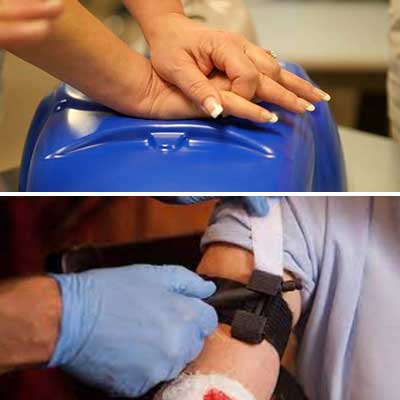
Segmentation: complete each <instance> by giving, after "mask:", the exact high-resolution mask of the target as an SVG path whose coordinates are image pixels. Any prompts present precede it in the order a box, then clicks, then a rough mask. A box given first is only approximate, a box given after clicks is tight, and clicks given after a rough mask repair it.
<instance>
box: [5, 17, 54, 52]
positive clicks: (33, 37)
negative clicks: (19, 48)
mask: <svg viewBox="0 0 400 400" xmlns="http://www.w3.org/2000/svg"><path fill="white" fill-rule="evenodd" d="M49 31H50V24H49V23H48V22H47V21H44V20H43V21H42V20H38V21H32V22H20V23H11V22H10V23H9V22H5V23H3V22H0V46H2V47H6V46H10V45H15V44H19V43H21V42H24V43H26V42H35V41H38V40H41V39H44V38H45V37H46V35H47V34H48V33H49Z"/></svg>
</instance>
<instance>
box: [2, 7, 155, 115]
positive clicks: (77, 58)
mask: <svg viewBox="0 0 400 400" xmlns="http://www.w3.org/2000/svg"><path fill="white" fill-rule="evenodd" d="M7 50H9V51H10V52H12V53H14V54H15V55H17V56H19V57H21V58H23V59H24V60H26V61H28V62H30V63H32V64H35V65H37V66H38V67H40V68H42V69H44V70H45V71H47V72H49V73H50V74H52V75H54V76H55V77H57V78H59V79H61V80H63V81H65V82H68V83H69V84H71V85H73V86H74V87H76V88H78V89H79V90H81V91H82V92H84V93H85V94H87V95H88V96H90V97H91V98H93V99H94V100H97V101H98V102H100V103H102V104H105V105H108V106H109V107H111V108H114V109H116V110H117V111H120V112H123V113H127V114H136V112H135V111H136V109H139V105H138V103H139V101H140V99H141V98H142V97H143V93H144V92H145V91H146V89H147V85H148V82H149V80H150V79H151V73H152V72H151V70H152V69H151V66H150V63H149V62H148V61H147V60H146V59H145V58H144V57H142V56H141V55H139V54H138V53H135V52H134V51H132V50H131V49H130V48H129V47H128V46H127V45H126V44H125V43H124V42H123V41H122V40H120V39H119V38H118V37H117V36H115V35H114V34H113V33H112V32H111V31H110V30H109V29H107V28H106V26H104V25H103V24H102V23H101V22H100V21H99V20H97V19H96V18H95V17H94V16H93V15H91V14H90V13H89V12H88V11H87V10H86V9H85V8H84V7H83V6H81V5H80V3H79V2H78V1H77V0H66V1H65V10H64V12H63V14H62V15H61V16H60V17H59V18H58V19H56V20H55V21H54V22H53V23H52V26H51V30H50V33H49V34H48V35H47V37H46V38H45V39H44V40H43V41H40V42H38V43H33V44H32V43H29V44H25V45H10V46H8V47H7Z"/></svg>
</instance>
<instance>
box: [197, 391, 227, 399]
mask: <svg viewBox="0 0 400 400" xmlns="http://www.w3.org/2000/svg"><path fill="white" fill-rule="evenodd" d="M203 400H233V399H232V398H230V397H229V396H227V395H226V394H225V393H223V392H221V391H220V390H218V389H210V390H209V391H208V392H207V393H206V394H205V395H204V397H203Z"/></svg>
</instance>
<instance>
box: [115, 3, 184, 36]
mask: <svg viewBox="0 0 400 400" xmlns="http://www.w3.org/2000/svg"><path fill="white" fill-rule="evenodd" d="M123 1H124V4H125V6H126V7H127V8H128V9H129V11H130V12H131V13H132V15H134V16H135V18H136V19H137V21H138V22H139V24H140V27H141V28H142V31H143V33H144V35H145V37H146V39H147V40H148V41H149V39H150V38H151V37H152V35H153V34H154V33H155V32H156V31H157V24H156V23H155V21H156V19H157V18H158V17H162V16H163V15H165V14H170V13H175V14H182V15H183V14H184V10H183V5H182V2H181V0H163V1H159V0H123ZM161 34H162V32H161Z"/></svg>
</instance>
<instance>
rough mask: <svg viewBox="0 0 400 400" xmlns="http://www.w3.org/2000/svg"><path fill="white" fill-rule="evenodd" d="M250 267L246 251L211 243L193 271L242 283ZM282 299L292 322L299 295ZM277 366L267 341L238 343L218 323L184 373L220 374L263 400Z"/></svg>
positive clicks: (250, 257)
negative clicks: (285, 302) (256, 343)
mask: <svg viewBox="0 0 400 400" xmlns="http://www.w3.org/2000/svg"><path fill="white" fill-rule="evenodd" d="M253 268H254V261H253V255H252V254H251V253H250V252H249V251H247V250H244V249H242V248H239V247H236V246H232V245H226V244H214V245H211V246H210V247H209V248H208V249H207V251H206V252H205V254H204V256H203V259H202V261H201V263H200V265H199V267H198V270H197V271H198V272H199V273H202V274H207V275H210V276H218V277H224V278H229V279H233V280H238V281H241V282H243V283H245V282H247V281H248V279H249V277H250V274H251V272H252V270H253ZM287 278H288V279H289V275H287ZM284 298H285V300H286V301H287V302H288V304H289V307H290V308H291V310H292V312H293V317H294V318H293V320H294V324H295V323H297V320H298V318H299V315H300V309H301V299H300V294H299V293H298V292H290V293H286V294H285V295H284ZM279 368H280V361H279V356H278V353H277V352H276V350H275V349H274V348H273V347H272V345H270V344H269V343H268V342H266V341H264V342H263V343H261V344H259V345H248V344H245V343H242V342H239V341H238V340H236V339H233V338H232V337H231V335H230V327H228V326H227V325H224V324H220V325H219V327H218V329H217V331H216V332H215V333H214V334H213V335H212V336H211V337H210V338H209V339H207V341H206V345H205V347H204V349H203V351H202V353H201V354H200V356H199V357H198V358H197V359H196V360H195V361H194V362H193V363H192V364H190V365H189V367H188V368H187V372H192V373H193V372H198V373H202V374H211V373H218V374H222V375H224V376H227V377H229V378H231V379H233V380H235V381H237V382H240V383H241V384H242V385H243V386H244V387H245V388H247V390H249V391H250V392H251V393H252V394H253V395H254V396H255V398H256V399H257V400H265V399H269V398H270V397H271V396H272V394H273V392H274V389H275V386H276V382H277V378H278V374H279ZM178 400H180V399H178ZM238 400H240V399H238Z"/></svg>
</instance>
